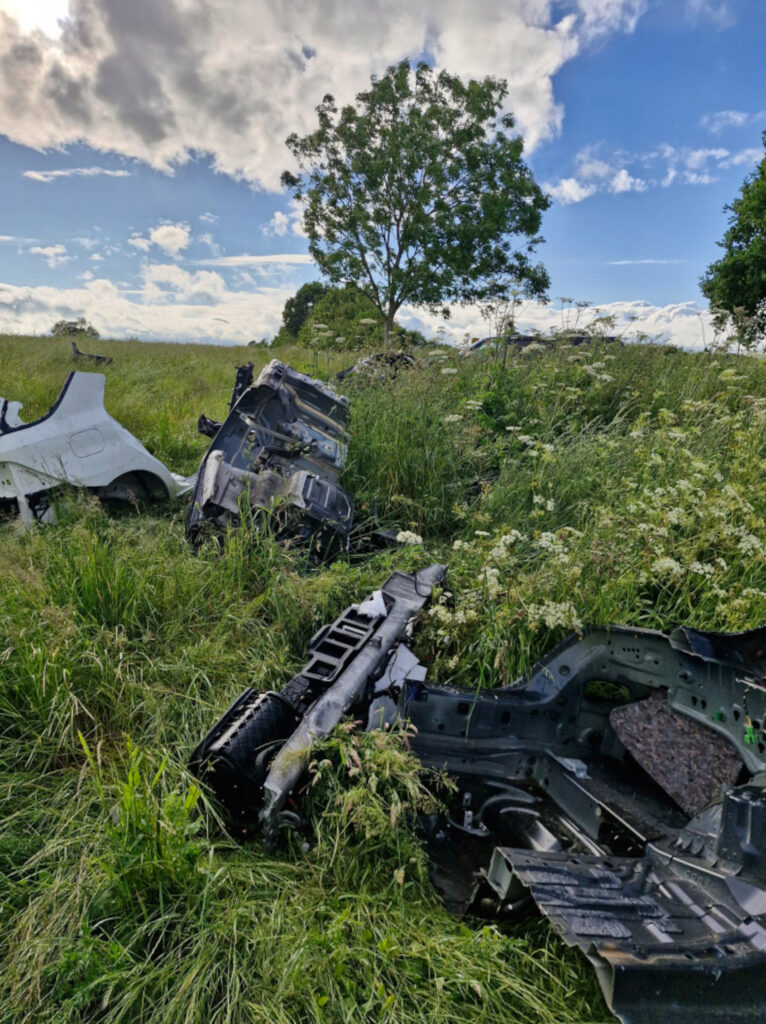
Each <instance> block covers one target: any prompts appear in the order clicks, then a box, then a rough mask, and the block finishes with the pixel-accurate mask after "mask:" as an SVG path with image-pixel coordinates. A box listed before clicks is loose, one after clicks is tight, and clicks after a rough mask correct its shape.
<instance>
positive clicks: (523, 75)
mask: <svg viewBox="0 0 766 1024" xmlns="http://www.w3.org/2000/svg"><path fill="white" fill-rule="evenodd" d="M6 3H7V0H6ZM645 6H646V4H645V2H644V0H567V3H566V5H565V8H564V9H565V10H566V11H567V12H568V13H564V14H563V16H562V14H561V11H562V5H560V4H554V3H553V2H552V0H484V2H482V3H479V4H475V5H473V7H472V8H471V9H470V14H469V13H468V11H467V8H466V5H465V3H464V0H422V2H421V3H418V4H413V3H412V2H411V0H389V2H388V3H386V4H385V5H380V4H378V3H376V4H359V3H352V2H351V0H345V2H343V0H334V2H329V0H328V2H327V3H321V4H319V3H313V4H312V3H305V2H304V3H302V4H301V5H300V7H299V9H296V7H295V5H291V4H282V3H278V2H276V0H254V2H252V3H249V4H243V3H241V0H195V2H193V3H190V2H188V0H165V2H163V3H161V4H159V3H158V4H152V3H145V2H144V3H119V2H118V0H70V6H69V18H68V19H67V21H66V23H65V24H64V26H63V30H62V32H61V34H60V36H58V37H57V38H50V37H46V36H44V35H41V34H39V33H32V32H29V31H25V30H24V28H23V27H22V25H21V24H20V23H19V22H18V21H17V20H15V19H14V18H12V17H8V16H3V15H2V14H0V18H2V19H3V20H2V28H1V29H0V133H2V134H5V135H7V136H8V137H9V138H10V139H11V140H12V141H14V142H18V143H21V144H23V145H26V146H31V147H33V148H36V149H39V150H42V149H46V148H53V147H61V146H66V145H68V144H73V143H75V142H84V143H86V144H88V145H90V146H92V147H94V148H96V149H98V150H101V151H104V152H109V151H112V152H118V153H122V154H124V155H126V156H129V157H134V158H137V159H140V160H143V161H146V162H147V163H149V164H151V165H152V166H153V167H156V168H159V169H162V170H165V171H169V172H172V169H173V168H174V167H175V166H177V165H178V164H180V163H183V162H184V161H186V160H188V159H190V158H191V156H192V155H199V154H210V155H211V156H212V159H213V164H214V166H215V169H216V170H218V171H222V172H224V173H226V174H230V175H232V176H234V177H240V178H244V179H246V180H248V181H250V182H254V183H255V182H257V183H259V184H262V185H264V186H266V187H268V188H272V189H276V188H277V187H278V182H279V175H280V172H281V171H282V170H283V169H284V167H285V166H286V165H287V164H288V163H289V162H290V157H289V153H288V151H287V149H286V148H285V147H284V145H283V144H282V143H283V140H284V139H285V138H286V136H287V135H288V134H289V133H290V132H293V131H295V132H298V134H303V133H305V132H306V131H308V130H311V129H313V128H314V127H315V124H316V113H315V106H316V104H317V103H318V102H319V101H320V100H321V98H322V96H323V95H324V94H325V93H327V92H332V93H333V95H335V96H336V98H337V99H338V101H339V102H340V103H343V102H348V101H350V100H352V99H353V97H354V96H355V95H356V93H357V92H359V91H360V90H362V89H364V88H366V87H367V86H368V84H369V80H370V74H371V73H374V74H380V73H381V72H383V71H384V70H385V68H386V67H387V66H388V65H389V64H391V63H394V62H396V61H399V60H401V59H403V58H405V57H411V56H412V55H415V54H421V53H427V54H429V55H431V56H432V57H433V59H434V60H435V62H436V63H437V65H438V66H440V67H445V68H448V69H449V70H450V71H451V72H454V73H457V74H459V75H462V76H464V77H465V76H474V77H475V76H484V75H487V74H491V75H496V76H499V77H503V78H507V79H508V83H509V96H508V100H507V109H509V110H511V111H512V112H513V113H514V114H515V116H516V120H517V125H518V128H519V130H520V131H521V132H522V134H523V135H524V136H525V140H526V143H527V150H528V151H529V150H531V149H534V147H535V146H536V145H538V144H539V143H540V142H541V140H544V139H546V138H549V137H551V136H553V135H555V134H556V133H557V132H558V131H559V129H560V127H561V122H562V118H563V108H562V107H561V105H560V103H558V102H557V101H556V98H555V96H554V91H553V76H554V75H555V74H556V73H557V72H558V71H559V69H560V68H561V67H562V66H563V65H564V64H566V63H567V61H569V60H571V59H572V58H573V57H575V56H576V55H577V53H578V52H580V51H581V49H582V47H583V45H584V44H586V43H587V42H588V41H589V40H591V39H593V38H594V37H596V36H601V37H603V36H604V35H606V34H608V33H614V32H629V31H632V29H633V28H634V26H635V24H636V21H637V19H638V18H639V17H640V15H641V13H642V11H643V9H644V7H645Z"/></svg>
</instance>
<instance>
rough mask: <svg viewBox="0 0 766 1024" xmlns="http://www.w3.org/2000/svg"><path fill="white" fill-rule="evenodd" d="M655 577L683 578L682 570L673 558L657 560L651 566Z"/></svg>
mask: <svg viewBox="0 0 766 1024" xmlns="http://www.w3.org/2000/svg"><path fill="white" fill-rule="evenodd" d="M651 570H652V572H653V573H654V574H655V576H683V573H684V568H683V566H682V565H681V563H680V562H677V561H676V560H675V558H657V559H655V561H653V562H652V564H651Z"/></svg>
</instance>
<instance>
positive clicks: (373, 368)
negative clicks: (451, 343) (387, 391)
mask: <svg viewBox="0 0 766 1024" xmlns="http://www.w3.org/2000/svg"><path fill="white" fill-rule="evenodd" d="M416 365H417V363H416V361H415V359H414V357H413V356H411V355H408V354H407V353H406V352H376V353H375V354H374V355H371V356H365V357H364V358H363V359H358V360H357V361H356V362H355V363H354V365H353V366H349V367H348V368H347V369H345V370H341V371H340V373H336V374H335V379H336V380H345V378H346V377H350V376H351V375H352V374H362V375H364V376H367V377H386V378H388V379H389V380H391V379H393V378H394V377H396V375H397V374H398V373H399V371H400V370H411V369H412V368H413V366H416Z"/></svg>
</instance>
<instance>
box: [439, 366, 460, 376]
mask: <svg viewBox="0 0 766 1024" xmlns="http://www.w3.org/2000/svg"><path fill="white" fill-rule="evenodd" d="M442 373H443V374H444V376H445V377H453V376H454V375H455V374H456V373H457V370H456V369H455V368H454V366H444V367H442Z"/></svg>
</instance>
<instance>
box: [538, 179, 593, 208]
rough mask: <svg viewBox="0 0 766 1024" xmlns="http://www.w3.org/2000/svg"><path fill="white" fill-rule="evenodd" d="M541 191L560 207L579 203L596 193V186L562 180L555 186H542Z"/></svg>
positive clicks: (572, 180)
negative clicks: (560, 205) (551, 197)
mask: <svg viewBox="0 0 766 1024" xmlns="http://www.w3.org/2000/svg"><path fill="white" fill-rule="evenodd" d="M543 190H544V191H545V192H547V193H548V194H549V195H551V196H553V198H554V199H555V200H556V202H558V203H561V204H562V206H568V205H569V204H570V203H581V202H582V201H583V199H587V198H588V197H589V196H592V195H593V193H594V192H596V191H597V186H596V185H583V184H582V182H580V181H578V180H577V179H576V178H562V179H561V181H559V182H558V184H556V185H543Z"/></svg>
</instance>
